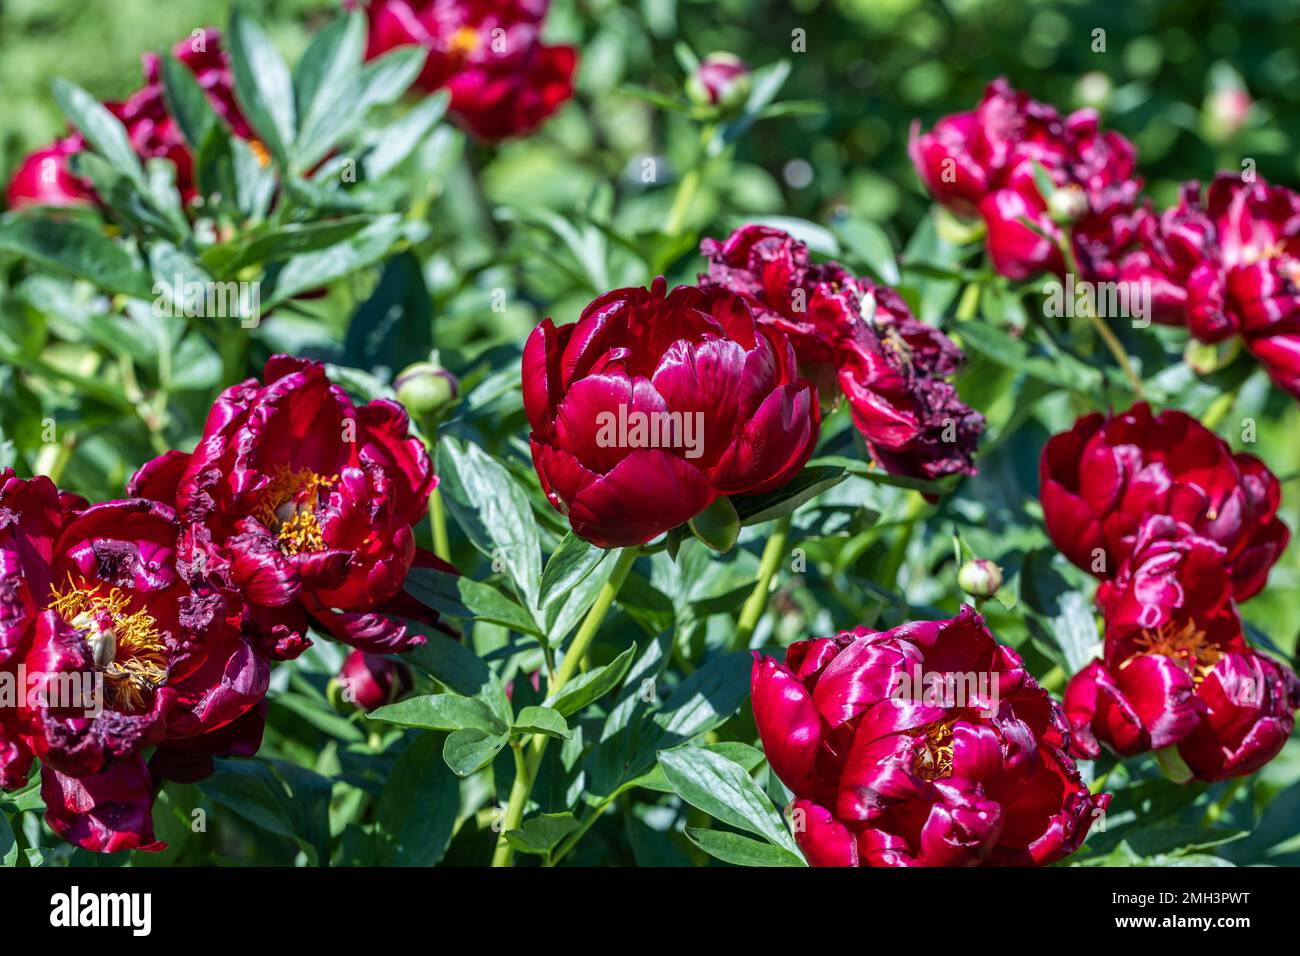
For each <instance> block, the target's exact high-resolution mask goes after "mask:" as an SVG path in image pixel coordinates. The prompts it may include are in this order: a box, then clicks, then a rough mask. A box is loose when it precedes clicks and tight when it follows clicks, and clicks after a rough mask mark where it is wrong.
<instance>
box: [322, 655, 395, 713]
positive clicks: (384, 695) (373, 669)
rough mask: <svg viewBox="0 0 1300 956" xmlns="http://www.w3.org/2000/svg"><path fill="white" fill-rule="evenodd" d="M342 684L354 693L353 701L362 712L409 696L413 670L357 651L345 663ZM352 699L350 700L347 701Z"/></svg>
mask: <svg viewBox="0 0 1300 956" xmlns="http://www.w3.org/2000/svg"><path fill="white" fill-rule="evenodd" d="M339 682H340V683H346V684H347V686H348V687H349V688H350V690H351V696H350V700H351V701H352V702H353V703H354V704H356V706H357V707H359V708H361V709H362V710H374V709H375V708H376V707H383V706H384V705H385V704H391V703H392V702H393V701H395V700H397V699H398V698H399V697H402V696H403V695H404V694H409V693H410V691H411V687H412V679H411V669H410V668H409V667H407V666H406V665H405V664H399V663H398V662H397V661H392V660H389V659H388V658H387V657H383V656H381V655H379V654H367V653H366V652H365V651H353V652H352V653H351V654H349V655H348V657H347V660H345V661H344V662H343V668H342V669H341V670H340V671H339ZM345 699H348V698H345Z"/></svg>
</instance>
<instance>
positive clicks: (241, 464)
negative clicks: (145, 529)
mask: <svg viewBox="0 0 1300 956" xmlns="http://www.w3.org/2000/svg"><path fill="white" fill-rule="evenodd" d="M264 377H265V384H263V383H261V382H258V381H257V380H255V379H249V380H247V381H244V382H241V383H240V384H238V385H234V386H232V387H230V388H228V389H226V390H225V391H224V392H223V393H222V394H221V395H220V396H219V397H218V398H217V401H216V403H215V404H214V405H213V408H212V412H211V413H210V414H209V416H208V421H207V425H206V426H205V428H204V433H203V438H202V439H200V441H199V444H198V447H197V448H195V450H194V452H193V453H192V454H188V455H186V454H183V453H180V452H169V453H167V454H165V455H162V456H160V457H159V458H156V459H154V460H153V461H151V462H149V463H148V464H146V465H145V466H144V467H143V468H142V469H141V470H140V471H139V472H138V473H137V474H136V475H135V476H134V477H133V478H132V480H131V483H130V485H129V486H128V489H129V491H130V492H131V493H132V494H137V495H142V496H144V497H148V498H153V499H156V500H159V501H165V502H169V503H171V502H174V503H175V507H176V511H177V514H178V515H179V516H180V517H181V520H182V522H183V523H184V525H185V528H186V534H185V538H186V546H187V556H188V560H190V561H193V562H201V563H202V564H203V565H204V566H205V567H206V568H207V570H208V571H209V572H210V573H213V574H215V575H217V576H218V577H219V578H221V579H222V580H223V581H224V582H225V583H226V584H227V585H228V586H229V587H231V588H234V589H237V590H238V591H239V592H240V593H241V594H242V595H243V598H244V600H245V602H246V604H247V605H248V610H249V615H250V617H251V622H246V626H251V627H252V628H253V629H254V631H255V632H257V635H258V641H259V644H260V646H261V647H262V648H263V650H264V652H265V653H266V654H267V655H268V656H270V657H272V658H276V659H283V658H287V657H293V656H296V655H297V654H298V653H301V651H302V650H303V649H304V648H305V647H306V645H307V641H306V637H305V633H306V628H307V623H308V615H310V617H311V618H312V619H314V620H315V621H317V622H318V623H319V624H320V625H321V626H322V627H323V628H325V629H326V630H327V631H329V632H330V633H331V634H333V635H335V636H336V637H338V638H339V639H341V640H343V641H346V642H348V643H350V644H352V645H353V646H355V647H359V648H361V649H363V650H369V651H372V652H375V653H388V652H391V651H396V650H403V649H405V648H408V647H412V646H415V645H417V644H422V643H423V642H424V638H423V637H422V636H420V635H418V634H414V633H409V632H408V628H407V627H406V625H405V624H404V623H402V621H400V620H398V617H408V618H413V619H416V620H424V621H425V622H426V623H430V624H434V623H436V615H434V614H433V612H431V611H428V610H427V609H425V608H423V607H421V606H419V605H417V604H416V602H414V601H413V600H412V599H410V598H409V597H407V596H406V595H405V594H404V593H403V592H402V585H403V583H404V582H405V580H406V574H407V571H408V570H409V569H410V567H411V566H412V563H413V562H414V561H415V560H416V557H417V555H416V547H415V534H414V532H413V530H412V525H414V524H415V523H417V522H418V521H420V520H421V519H422V518H423V516H424V514H425V512H426V509H427V507H428V503H429V493H430V491H432V489H433V486H434V484H435V481H436V479H435V478H434V474H433V466H432V464H431V463H430V461H429V456H428V454H427V453H426V452H425V449H424V443H423V442H421V441H420V439H418V438H415V437H413V436H411V434H410V432H409V430H408V420H407V415H406V411H405V409H403V408H402V406H401V405H399V404H397V403H396V402H392V401H388V400H377V401H373V402H370V403H369V404H366V405H354V404H353V402H352V400H351V399H350V398H349V397H348V395H347V393H346V392H344V391H343V389H342V388H340V387H339V386H337V385H334V384H333V383H331V382H330V380H329V378H328V377H327V376H326V374H325V368H324V366H323V365H321V364H320V363H319V362H311V361H307V360H304V359H295V358H290V357H288V356H285V355H276V356H273V357H272V358H271V359H270V361H268V362H267V364H266V373H265V376H264ZM419 561H420V563H421V564H423V565H426V566H438V567H440V568H441V569H442V570H446V571H449V572H452V571H453V570H454V569H451V568H450V567H449V566H447V565H445V564H443V563H442V562H439V561H438V560H437V559H436V558H435V557H433V556H432V555H421V556H420V558H419Z"/></svg>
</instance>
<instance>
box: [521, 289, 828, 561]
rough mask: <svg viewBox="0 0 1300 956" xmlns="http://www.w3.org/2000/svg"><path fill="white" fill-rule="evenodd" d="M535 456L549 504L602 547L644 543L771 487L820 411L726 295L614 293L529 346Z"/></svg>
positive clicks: (764, 335) (813, 430)
mask: <svg viewBox="0 0 1300 956" xmlns="http://www.w3.org/2000/svg"><path fill="white" fill-rule="evenodd" d="M523 389H524V409H525V411H526V412H527V414H528V421H529V424H530V425H531V426H532V436H531V437H532V453H533V464H534V465H535V466H536V468H537V474H538V477H539V478H540V479H541V483H542V488H543V490H544V491H545V492H546V496H547V498H548V499H550V502H551V504H553V505H555V507H556V508H557V509H559V510H560V511H561V512H563V513H564V514H566V515H568V517H569V524H570V525H571V526H572V527H573V530H574V532H575V533H576V534H578V535H579V536H581V537H583V538H585V539H586V540H588V541H590V542H591V543H593V544H595V545H598V546H599V547H603V548H621V547H628V546H632V545H638V544H643V543H645V542H647V541H649V540H650V539H652V538H654V537H656V536H658V535H660V534H662V533H663V532H665V531H668V530H670V529H671V528H675V527H676V526H678V525H680V524H682V523H683V522H686V521H689V520H690V519H691V518H693V517H695V516H696V515H697V514H699V513H700V512H701V511H703V510H704V509H705V508H707V507H708V506H709V505H710V504H712V503H713V502H714V501H715V500H716V499H717V498H718V497H719V496H722V495H744V494H759V493H762V492H767V491H772V490H774V489H776V488H779V487H780V486H781V485H783V484H785V483H786V482H787V481H789V480H790V479H791V478H793V477H794V476H795V475H796V474H797V473H798V472H799V470H800V469H801V468H802V467H803V466H804V463H805V462H807V460H808V457H809V455H810V454H811V453H812V449H813V446H814V445H815V444H816V442H817V434H818V430H819V428H820V424H821V414H820V411H819V409H818V406H817V394H816V391H815V390H814V389H813V387H812V385H810V384H809V383H808V382H806V381H804V380H803V379H801V378H799V374H798V371H797V368H796V363H795V356H794V350H793V349H792V348H791V347H790V342H789V341H788V340H787V339H786V337H785V335H784V334H782V333H781V332H778V331H776V330H773V329H769V328H767V327H765V326H762V325H760V324H759V323H758V322H757V321H755V319H754V315H753V313H752V312H751V311H750V308H749V306H748V305H747V304H746V302H745V301H744V300H743V299H741V298H740V297H738V296H735V295H733V294H731V293H729V292H726V291H724V290H721V289H712V290H700V289H697V288H694V287H692V286H679V287H678V288H676V289H673V290H672V291H671V292H669V291H668V286H667V283H666V282H665V281H664V280H663V279H662V278H659V279H656V280H655V282H654V284H653V285H652V286H651V287H650V288H649V289H641V288H629V289H615V290H614V291H612V292H607V293H606V294H605V295H603V296H601V297H600V298H598V299H597V300H596V301H595V302H593V303H591V305H589V306H587V308H586V309H585V310H584V311H583V313H582V315H581V316H580V317H579V318H578V321H577V322H574V323H571V324H569V325H561V326H558V327H557V326H556V325H555V324H553V323H552V322H551V320H550V319H546V320H545V321H543V322H542V323H541V324H540V325H539V326H537V328H535V329H534V330H533V333H532V335H530V336H529V338H528V342H527V344H526V345H525V346H524V359H523Z"/></svg>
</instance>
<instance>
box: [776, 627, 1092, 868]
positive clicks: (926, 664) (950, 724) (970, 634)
mask: <svg viewBox="0 0 1300 956" xmlns="http://www.w3.org/2000/svg"><path fill="white" fill-rule="evenodd" d="M752 691H753V702H754V719H755V721H756V723H757V725H758V731H759V736H760V737H761V738H762V741H763V748H764V750H765V751H766V753H767V759H768V762H769V763H770V764H771V766H772V770H773V771H774V772H775V773H776V774H777V776H778V777H780V778H781V781H782V782H783V783H784V784H785V785H786V786H787V787H788V788H790V790H791V791H792V792H793V793H794V796H795V801H794V804H793V809H794V813H793V825H794V830H795V839H796V840H797V841H798V843H799V846H800V847H801V849H802V850H803V851H804V854H805V856H807V858H808V862H809V863H811V864H812V865H814V866H975V865H1040V866H1041V865H1044V864H1047V863H1052V862H1054V861H1056V860H1059V859H1061V858H1063V857H1065V856H1068V855H1069V854H1070V853H1073V852H1074V851H1075V850H1076V849H1078V847H1079V845H1080V844H1081V843H1082V842H1083V838H1084V837H1085V836H1086V835H1087V832H1088V828H1089V826H1091V824H1092V821H1093V819H1094V818H1095V816H1096V815H1097V814H1099V813H1100V812H1101V811H1102V810H1104V809H1105V807H1106V805H1107V803H1108V802H1109V799H1110V798H1109V795H1107V794H1100V795H1095V796H1094V795H1092V794H1090V793H1089V792H1088V788H1087V787H1086V786H1085V785H1084V784H1083V782H1082V781H1081V779H1080V777H1079V774H1078V771H1077V769H1076V768H1075V765H1074V761H1073V760H1072V759H1071V758H1070V756H1069V754H1068V753H1067V750H1068V747H1069V737H1070V735H1069V731H1068V728H1067V725H1066V723H1065V719H1064V717H1063V715H1062V714H1061V712H1060V709H1059V708H1058V707H1057V706H1056V704H1055V703H1054V702H1053V701H1052V699H1051V698H1050V697H1049V696H1048V695H1047V693H1046V691H1044V690H1043V689H1042V688H1041V687H1039V686H1038V684H1037V683H1035V681H1034V679H1033V678H1032V677H1031V676H1030V675H1029V674H1028V673H1027V672H1026V671H1025V669H1024V664H1023V662H1022V661H1021V660H1020V658H1019V656H1017V654H1016V653H1015V652H1014V651H1013V650H1011V649H1010V648H1008V647H1005V646H1002V645H999V644H998V643H997V642H996V641H995V640H994V638H993V635H992V634H990V633H989V631H988V629H987V628H986V627H985V626H984V619H983V618H982V617H980V615H978V614H976V613H975V612H974V611H973V610H972V609H971V608H969V607H963V608H962V610H961V613H960V614H959V615H958V616H957V617H955V618H953V619H951V620H947V621H917V622H914V623H911V624H905V625H903V626H902V627H897V628H894V629H893V630H891V631H883V632H877V631H871V630H868V629H867V628H856V629H855V630H853V631H847V632H844V633H842V634H840V635H838V636H836V637H834V638H819V639H816V640H809V641H799V642H797V643H795V644H792V645H791V646H790V647H789V648H788V649H787V651H786V663H785V666H782V665H781V664H779V663H777V662H776V661H775V660H774V659H773V658H768V657H760V656H759V655H757V654H755V657H754V669H753V677H752Z"/></svg>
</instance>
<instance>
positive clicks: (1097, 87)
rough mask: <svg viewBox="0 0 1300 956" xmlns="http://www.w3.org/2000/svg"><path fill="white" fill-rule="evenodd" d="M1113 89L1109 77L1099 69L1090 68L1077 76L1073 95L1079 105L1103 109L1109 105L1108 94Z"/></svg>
mask: <svg viewBox="0 0 1300 956" xmlns="http://www.w3.org/2000/svg"><path fill="white" fill-rule="evenodd" d="M1113 89H1114V84H1113V83H1111V81H1110V77H1109V76H1107V75H1106V74H1105V73H1102V72H1101V71H1100V70H1092V71H1090V72H1088V73H1085V74H1083V76H1081V77H1079V80H1078V82H1077V83H1075V85H1074V96H1075V99H1077V100H1078V103H1079V105H1080V106H1086V107H1089V108H1091V109H1094V110H1104V109H1105V108H1106V107H1107V106H1109V105H1110V95H1111V92H1112V91H1113Z"/></svg>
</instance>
